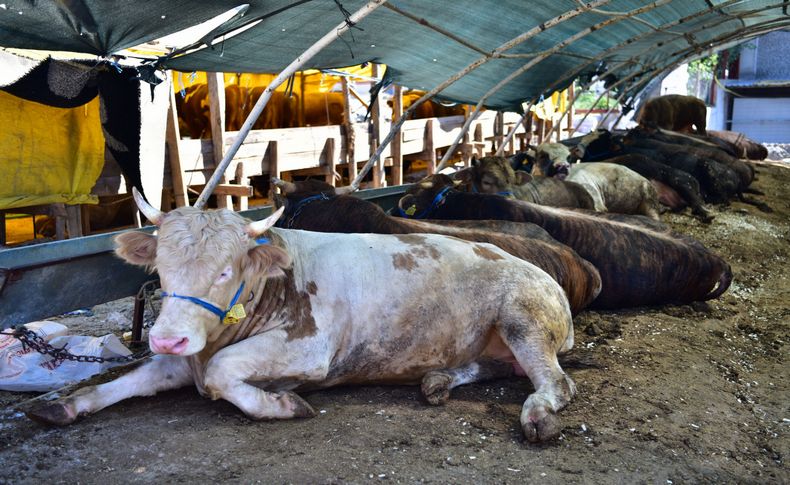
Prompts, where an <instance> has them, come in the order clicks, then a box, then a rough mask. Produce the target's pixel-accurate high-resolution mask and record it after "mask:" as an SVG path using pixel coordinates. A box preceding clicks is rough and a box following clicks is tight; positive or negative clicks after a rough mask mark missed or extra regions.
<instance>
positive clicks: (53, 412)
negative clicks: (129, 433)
mask: <svg viewBox="0 0 790 485" xmlns="http://www.w3.org/2000/svg"><path fill="white" fill-rule="evenodd" d="M192 382H193V380H192V373H191V372H190V370H189V366H188V365H187V361H186V359H185V358H183V357H177V356H171V355H156V356H154V357H152V358H151V360H150V361H149V362H146V363H144V364H143V365H141V366H140V367H138V368H136V369H134V370H133V371H131V372H129V373H128V374H126V375H123V376H121V377H119V378H117V379H115V380H112V381H110V382H107V383H105V384H100V385H98V386H88V387H84V388H82V389H79V390H78V391H76V392H74V393H73V394H71V395H69V396H66V397H62V398H60V399H57V400H55V401H48V402H41V403H39V404H36V405H34V406H33V407H32V408H30V409H29V410H26V411H25V414H27V416H28V417H29V418H31V419H33V420H35V421H39V422H43V423H47V424H57V425H61V426H63V425H66V424H70V423H73V422H74V421H75V420H76V419H77V418H78V417H80V416H84V415H86V414H91V413H95V412H96V411H99V410H100V409H104V408H106V407H107V406H110V405H112V404H115V403H117V402H118V401H122V400H124V399H127V398H130V397H135V396H153V395H154V394H156V393H157V392H159V391H166V390H168V389H177V388H179V387H183V386H185V385H187V384H191V383H192Z"/></svg>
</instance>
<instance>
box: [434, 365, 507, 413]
mask: <svg viewBox="0 0 790 485" xmlns="http://www.w3.org/2000/svg"><path fill="white" fill-rule="evenodd" d="M512 375H513V365H511V364H509V363H507V362H499V361H496V360H493V359H485V360H480V361H477V362H472V363H471V364H468V365H465V366H462V367H457V368H455V369H442V370H434V371H431V372H428V373H427V374H425V377H423V378H422V385H421V389H422V395H423V396H425V399H427V400H428V403H430V404H433V405H434V406H437V405H439V404H444V403H446V402H447V400H448V399H450V390H451V389H453V388H456V387H458V386H461V385H463V384H471V383H472V382H479V381H485V380H489V379H498V378H502V377H510V376H512Z"/></svg>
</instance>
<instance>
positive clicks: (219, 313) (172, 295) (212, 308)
mask: <svg viewBox="0 0 790 485" xmlns="http://www.w3.org/2000/svg"><path fill="white" fill-rule="evenodd" d="M242 291H244V282H243V281H242V282H241V286H239V289H238V290H236V294H235V295H233V299H232V300H231V302H230V305H228V309H227V310H224V311H223V310H222V309H221V308H219V307H218V306H216V305H213V304H211V303H209V302H207V301H206V300H202V299H200V298H197V297H195V296H186V295H179V294H178V293H168V292H166V291H163V292H162V297H170V298H180V299H182V300H187V301H191V302H192V303H194V304H196V305H200V306H201V307H203V308H205V309H206V310H208V311H210V312H211V313H213V314H214V315H216V316H218V317H219V321H220V322H222V321H223V320H224V319H225V316H226V315H227V314H228V312H229V311H230V309H231V308H233V305H235V304H236V303H237V302H238V301H239V297H240V296H241V292H242Z"/></svg>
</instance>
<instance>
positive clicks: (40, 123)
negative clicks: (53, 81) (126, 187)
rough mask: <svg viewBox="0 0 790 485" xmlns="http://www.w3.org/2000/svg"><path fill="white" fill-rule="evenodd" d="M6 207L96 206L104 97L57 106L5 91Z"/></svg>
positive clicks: (1, 142)
mask: <svg viewBox="0 0 790 485" xmlns="http://www.w3.org/2000/svg"><path fill="white" fill-rule="evenodd" d="M0 126H2V127H3V129H2V130H0V209H11V208H15V207H25V206H30V205H39V204H52V203H56V202H62V203H66V204H96V203H98V199H97V197H96V196H94V195H90V191H91V188H92V187H93V185H94V184H95V183H96V179H97V178H98V177H99V174H100V173H101V170H102V166H103V165H104V137H103V135H102V131H101V123H100V120H99V99H98V97H97V98H96V99H94V100H93V101H91V102H90V103H88V104H86V105H85V106H80V107H78V108H73V109H64V108H52V107H49V106H45V105H43V104H39V103H34V102H31V101H26V100H24V99H21V98H17V97H16V96H13V95H10V94H8V93H5V92H3V91H0Z"/></svg>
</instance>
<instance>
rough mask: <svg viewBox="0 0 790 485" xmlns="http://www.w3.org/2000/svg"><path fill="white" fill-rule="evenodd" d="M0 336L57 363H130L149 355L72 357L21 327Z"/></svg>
mask: <svg viewBox="0 0 790 485" xmlns="http://www.w3.org/2000/svg"><path fill="white" fill-rule="evenodd" d="M0 335H11V336H13V337H14V338H16V339H17V340H19V341H20V342H22V348H23V349H25V350H27V349H28V348H31V349H33V350H35V351H36V352H38V353H39V354H45V355H51V356H52V357H53V358H54V359H55V360H57V361H61V362H62V361H66V360H71V361H74V362H90V363H93V362H97V363H104V362H132V361H133V360H137V359H139V358H141V357H145V356H147V355H149V354H150V353H151V351H150V350H149V349H145V350H142V351H140V352H136V353H134V354H131V355H125V356H122V357H98V356H94V355H74V354H72V353H71V352H69V351H68V350H66V347H65V346H64V347H61V348H57V347H54V346H52V345H50V344H49V343H47V341H46V340H44V337H41V336H39V335H38V334H37V333H36V332H34V331H32V330H29V329H27V328H25V327H24V326H23V325H20V326H18V327H15V328H14V331H13V332H11V333H9V332H0Z"/></svg>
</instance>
